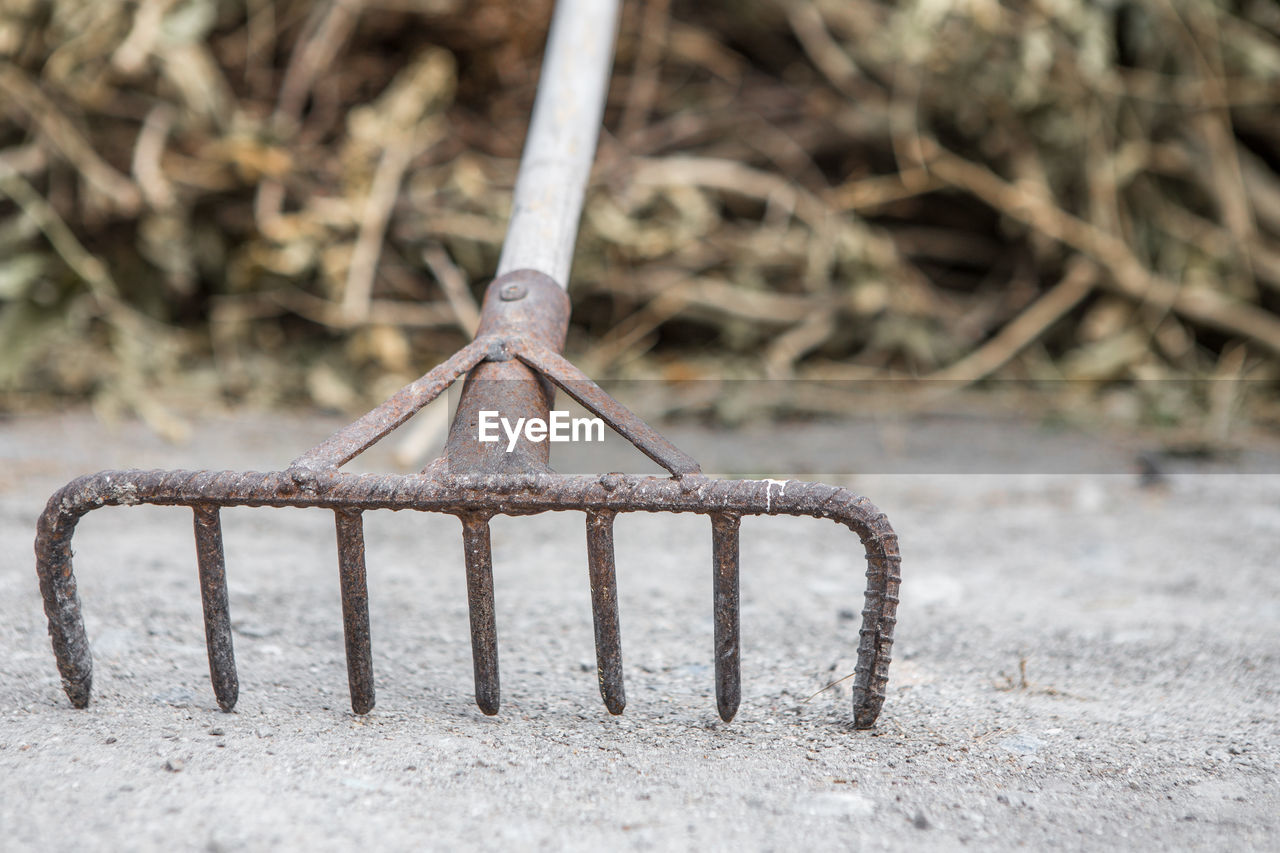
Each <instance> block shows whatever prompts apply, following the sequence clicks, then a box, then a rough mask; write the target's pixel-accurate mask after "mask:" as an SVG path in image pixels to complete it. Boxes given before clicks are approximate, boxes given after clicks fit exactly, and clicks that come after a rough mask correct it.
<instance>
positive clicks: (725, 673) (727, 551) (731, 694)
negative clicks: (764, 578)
mask: <svg viewBox="0 0 1280 853" xmlns="http://www.w3.org/2000/svg"><path fill="white" fill-rule="evenodd" d="M740 523H741V519H740V518H739V517H738V516H736V515H730V514H728V513H716V514H714V515H712V516H711V559H712V563H713V564H714V571H715V576H714V583H713V597H714V600H715V646H716V708H717V710H719V712H720V719H722V720H724V721H725V722H726V723H727V722H729V721H730V720H732V719H733V716H734V714H736V713H738V703H739V702H740V701H741V699H742V681H741V673H740V666H739V656H738V635H739V622H738V527H739V524H740Z"/></svg>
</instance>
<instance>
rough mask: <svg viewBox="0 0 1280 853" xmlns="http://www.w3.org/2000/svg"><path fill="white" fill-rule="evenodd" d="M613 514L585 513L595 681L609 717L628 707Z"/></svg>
mask: <svg viewBox="0 0 1280 853" xmlns="http://www.w3.org/2000/svg"><path fill="white" fill-rule="evenodd" d="M613 518H614V513H612V512H588V513H587V562H588V564H589V567H590V572H591V618H592V621H593V622H594V623H595V629H596V678H597V680H599V682H600V698H602V699H604V704H605V707H606V708H608V709H609V713H610V714H621V713H622V711H623V709H624V708H626V707H627V694H626V692H625V690H624V689H623V685H622V640H621V634H620V631H621V629H620V628H619V623H618V582H617V577H616V572H615V569H614V560H613Z"/></svg>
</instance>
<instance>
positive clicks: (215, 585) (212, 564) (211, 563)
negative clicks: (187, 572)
mask: <svg viewBox="0 0 1280 853" xmlns="http://www.w3.org/2000/svg"><path fill="white" fill-rule="evenodd" d="M193 510H194V512H195V533H196V563H197V565H198V567H199V571H200V600H201V603H202V604H203V605H204V638H205V644H206V645H207V646H208V648H209V680H210V681H212V682H213V695H214V696H216V697H217V699H218V707H219V708H221V709H222V710H224V711H230V710H231V709H232V708H234V707H235V706H236V699H238V698H239V696H240V680H239V679H238V678H237V677H236V654H235V649H234V647H233V645H232V642H231V613H230V611H229V609H228V606H227V568H226V559H225V557H224V556H223V551H222V522H221V520H220V519H219V517H218V508H217V507H216V506H210V505H209V504H199V505H197V506H195V507H193Z"/></svg>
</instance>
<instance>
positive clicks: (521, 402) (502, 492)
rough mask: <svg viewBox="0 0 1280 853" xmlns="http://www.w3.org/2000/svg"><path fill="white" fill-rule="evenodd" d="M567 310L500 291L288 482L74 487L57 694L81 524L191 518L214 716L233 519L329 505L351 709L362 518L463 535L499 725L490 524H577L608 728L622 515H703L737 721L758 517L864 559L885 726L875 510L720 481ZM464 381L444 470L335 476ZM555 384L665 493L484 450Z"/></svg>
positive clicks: (872, 703)
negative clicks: (390, 517) (105, 512)
mask: <svg viewBox="0 0 1280 853" xmlns="http://www.w3.org/2000/svg"><path fill="white" fill-rule="evenodd" d="M568 318H569V303H568V299H567V298H566V297H565V295H564V292H563V290H562V289H561V288H560V287H559V286H558V285H557V284H556V283H555V282H554V281H553V280H552V279H550V278H549V277H547V276H545V275H542V274H541V273H538V272H534V271H531V270H519V271H516V272H512V273H508V274H506V275H503V276H501V277H499V278H498V279H496V280H495V281H494V282H493V283H491V284H490V286H489V289H488V291H487V293H486V297H485V302H484V309H483V314H482V319H481V324H480V328H479V330H478V332H477V335H476V339H475V340H474V341H472V343H471V344H469V345H468V346H467V347H465V348H464V349H463V350H461V351H460V352H459V353H457V354H456V355H454V356H453V357H452V358H450V359H449V360H448V361H446V362H444V363H443V364H441V365H440V366H438V367H437V368H435V369H434V370H432V371H430V372H429V373H427V374H426V375H425V376H423V377H422V378H421V379H419V380H417V381H416V382H414V383H412V384H410V385H408V386H406V387H405V388H404V389H402V390H401V391H400V392H398V393H397V394H396V395H394V396H393V397H391V399H389V400H388V401H387V402H386V403H384V404H382V405H381V406H379V407H377V408H376V409H374V410H373V411H372V412H370V413H369V414H367V415H365V416H364V417H362V418H360V419H359V420H357V421H356V422H354V423H353V424H351V425H350V426H348V427H345V428H343V429H341V430H339V431H338V432H336V433H334V434H333V435H332V436H330V437H329V438H328V439H326V440H325V441H323V442H321V443H320V444H319V445H317V446H316V447H314V448H312V449H311V450H309V451H308V452H307V453H305V454H303V455H302V456H300V457H298V459H297V460H295V461H294V462H293V463H292V464H291V465H290V466H289V468H287V469H286V470H284V471H275V472H269V473H258V472H252V471H250V472H235V471H103V472H100V473H98V474H94V475H91V476H86V477H81V478H79V479H77V480H73V481H72V482H70V483H68V484H67V485H66V486H64V487H63V488H62V489H61V490H59V491H58V492H57V493H56V494H54V495H53V497H51V498H50V499H49V503H48V505H47V507H46V508H45V511H44V513H43V515H41V517H40V520H39V525H38V530H37V536H36V543H35V550H36V569H37V573H38V575H39V579H40V590H41V594H42V596H43V598H44V609H45V614H46V616H47V617H48V620H49V633H50V638H51V640H52V644H53V650H54V656H55V658H56V659H57V664H58V671H59V673H60V675H61V677H62V683H63V688H64V689H65V691H66V694H67V697H68V698H69V699H70V700H71V703H72V705H74V706H75V707H78V708H83V707H86V706H87V705H88V703H89V696H90V690H91V684H92V676H93V666H92V660H91V658H90V653H89V644H88V640H87V637H86V635H85V629H84V620H83V617H82V615H81V608H80V598H79V594H78V592H77V589H76V579H75V575H74V573H73V571H72V564H71V538H72V536H73V534H74V532H75V528H76V524H77V522H78V521H79V519H80V518H81V517H82V516H83V515H85V513H88V512H90V511H92V510H95V509H98V508H100V507H104V506H122V505H129V506H132V505H138V504H152V505H160V506H188V507H192V508H193V510H194V512H195V530H196V551H197V563H198V568H199V575H200V588H201V595H202V598H203V602H204V613H205V632H206V639H207V641H208V647H209V666H210V674H211V679H212V681H213V686H214V693H215V696H216V697H217V700H218V704H219V705H220V706H221V707H222V708H223V709H224V710H230V709H231V708H232V707H233V706H234V705H235V702H236V698H237V692H238V687H237V680H236V670H235V659H234V654H233V651H232V641H231V624H230V616H229V612H228V606H227V593H226V576H225V568H224V558H223V548H222V532H221V526H220V524H219V518H218V513H219V510H220V509H221V508H222V507H228V506H258V507H318V508H325V509H328V510H331V511H333V512H334V514H335V519H336V528H337V539H338V566H339V575H340V581H341V590H342V609H343V623H344V629H345V631H344V633H345V640H346V650H347V671H348V681H349V685H350V690H351V707H352V710H353V711H355V712H356V713H358V714H363V713H367V712H368V711H369V710H371V709H372V708H373V705H374V684H373V663H372V652H371V645H370V637H369V609H368V608H369V605H368V592H367V588H366V586H367V581H366V575H365V549H364V533H363V523H362V515H361V514H362V513H364V512H368V511H371V510H379V509H389V510H401V509H409V510H417V511H423V512H440V513H447V514H450V515H454V516H457V517H458V518H459V519H460V520H461V521H462V528H463V544H464V553H465V557H466V573H467V597H468V604H469V609H470V618H471V642H472V653H473V659H474V665H475V685H476V703H477V705H478V706H479V707H480V709H481V710H482V711H484V712H485V713H486V714H496V713H497V712H498V710H499V708H500V703H501V694H500V687H499V678H498V647H497V626H496V620H495V616H494V606H493V601H494V589H493V556H492V551H491V543H490V538H489V520H490V519H491V518H492V517H493V516H495V515H512V516H519V515H531V514H536V513H542V512H560V511H577V512H582V513H584V514H585V516H586V527H587V552H588V563H589V565H588V570H589V576H590V581H591V601H592V612H593V622H594V626H595V640H596V654H597V678H598V681H599V686H600V693H601V697H602V698H603V700H604V703H605V706H606V708H607V709H608V711H609V712H610V713H614V714H617V713H621V712H622V710H623V708H624V707H625V704H626V698H625V693H624V689H623V668H622V649H621V639H620V627H619V620H618V593H617V580H616V576H615V575H616V569H615V563H614V551H613V521H614V517H615V516H616V515H617V514H618V513H623V512H683V513H698V514H702V515H707V516H710V519H711V527H712V566H713V575H712V577H713V614H714V624H715V647H714V657H715V693H716V704H717V708H718V710H719V713H720V716H721V717H722V718H723V719H725V720H726V721H727V720H730V719H732V717H733V715H734V713H736V711H737V709H738V705H739V702H740V698H741V683H740V672H739V618H738V613H739V590H738V578H739V525H740V521H741V519H742V517H744V516H751V515H800V516H811V517H814V518H823V519H828V520H830V521H834V522H836V523H837V524H842V525H844V526H846V527H848V528H849V529H850V530H852V531H853V532H854V534H856V535H857V536H858V538H859V540H860V541H861V544H862V550H863V552H864V555H865V559H866V566H867V568H866V573H865V577H866V586H865V591H864V593H863V609H862V627H861V630H860V634H859V643H858V650H857V666H856V668H855V672H854V686H853V718H854V724H855V726H857V727H859V728H868V727H870V726H872V725H873V724H874V723H875V720H876V717H877V715H878V714H879V712H880V708H881V706H882V704H883V702H884V698H885V687H886V685H887V682H888V674H889V662H890V656H891V651H892V646H893V631H894V625H895V623H896V612H897V603H898V585H899V577H900V561H901V560H900V557H899V553H898V539H897V536H896V535H895V534H894V532H893V528H892V527H891V526H890V525H889V522H888V520H887V519H886V518H885V517H884V515H883V513H881V512H880V511H879V510H878V509H876V508H875V506H874V505H872V504H871V502H870V501H868V500H867V499H866V498H864V497H861V496H858V495H855V494H852V493H851V492H849V491H847V490H845V489H842V488H837V487H834V486H827V485H823V484H821V483H803V482H799V481H794V480H788V481H787V482H786V483H785V484H782V486H781V488H779V484H778V483H777V481H773V480H719V479H713V478H710V477H706V476H705V475H703V474H701V473H700V470H699V468H698V466H697V463H696V462H694V461H693V460H692V459H691V458H689V457H688V456H686V455H685V454H684V453H682V452H681V451H680V450H678V449H677V448H675V447H674V446H673V445H672V444H671V443H670V442H669V441H667V439H665V438H664V437H662V436H661V435H660V434H658V433H657V432H656V431H654V430H653V429H652V428H650V427H649V426H648V425H647V424H645V423H644V422H643V421H641V420H640V419H639V418H638V417H636V416H635V415H634V414H633V413H631V412H630V411H628V410H627V409H626V408H625V407H623V406H622V405H621V404H620V403H618V402H617V401H616V400H613V398H611V397H609V395H608V394H606V393H605V392H604V391H603V390H601V389H600V388H599V387H598V386H596V385H595V383H593V382H591V381H590V380H589V379H587V378H586V377H585V376H584V375H583V374H582V373H581V372H580V371H578V370H577V369H576V368H574V367H573V365H571V364H570V363H569V362H568V361H566V360H565V359H564V358H563V357H562V356H561V355H560V350H561V348H562V347H563V344H564V336H565V331H566V329H567V326H568ZM464 374H466V380H465V382H464V385H463V391H462V395H461V397H460V399H459V403H458V412H457V415H456V417H455V420H454V423H453V426H452V428H451V430H450V435H449V439H448V442H447V444H446V447H445V452H444V455H443V456H442V457H441V458H440V459H438V460H436V462H434V463H432V464H431V465H430V466H428V467H427V468H426V469H425V470H423V471H420V472H418V473H415V474H385V475H379V474H350V473H346V472H343V471H341V470H339V468H340V466H341V465H343V464H344V463H345V462H347V461H349V460H351V459H353V458H355V457H356V456H358V455H359V454H360V453H361V452H363V451H364V450H366V449H367V448H369V447H370V446H372V445H373V444H374V443H376V442H377V441H378V440H379V439H381V438H382V437H384V436H385V435H387V434H388V433H389V432H390V431H391V430H393V429H395V428H396V427H397V426H399V425H400V424H402V423H404V422H405V421H406V420H408V418H409V417H411V416H412V415H413V413H414V412H416V411H418V410H419V409H421V408H422V407H423V406H425V405H426V404H427V403H429V402H430V401H431V400H432V399H434V398H435V397H437V396H439V395H440V394H441V393H443V392H444V390H445V389H446V388H448V387H449V385H450V384H451V383H452V382H454V381H455V380H457V379H458V378H460V377H462V376H463V375H464ZM556 386H558V387H560V388H562V389H564V390H565V392H566V393H568V394H569V395H570V396H572V397H574V398H575V399H576V400H578V401H579V402H580V403H582V405H584V406H585V407H586V408H587V409H588V410H590V411H591V412H593V413H594V414H596V415H597V416H599V417H600V418H601V419H602V420H604V421H606V422H607V423H609V424H610V425H612V426H613V427H614V429H615V430H617V431H618V432H619V433H620V434H622V435H623V436H625V437H627V438H628V439H630V440H631V441H632V442H633V443H635V444H636V446H637V447H639V448H640V449H641V450H642V451H644V452H645V453H646V454H648V455H649V456H650V458H652V459H654V460H655V461H657V462H658V463H659V464H661V465H662V466H663V467H664V468H666V469H667V471H669V472H670V473H671V476H669V477H665V476H664V477H650V476H631V475H623V474H603V475H599V476H566V475H560V474H557V473H555V472H554V471H552V470H551V468H550V467H549V464H548V463H549V457H548V454H549V449H548V443H547V442H529V441H525V440H521V441H519V442H518V444H517V446H516V447H514V448H513V449H512V451H511V452H510V453H508V452H507V451H506V448H505V447H502V446H501V445H500V444H494V443H484V442H481V441H479V437H478V431H477V421H478V417H479V412H481V411H484V410H493V411H498V412H501V413H502V414H503V415H504V416H506V417H511V418H515V417H544V418H545V417H546V415H547V412H548V410H549V408H550V406H551V405H552V404H553V403H554V389H555V387H556Z"/></svg>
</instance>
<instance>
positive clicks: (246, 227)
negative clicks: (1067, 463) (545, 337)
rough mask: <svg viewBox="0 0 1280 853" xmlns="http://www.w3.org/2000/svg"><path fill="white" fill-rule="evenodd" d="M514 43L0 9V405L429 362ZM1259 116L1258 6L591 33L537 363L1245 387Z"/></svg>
mask: <svg viewBox="0 0 1280 853" xmlns="http://www.w3.org/2000/svg"><path fill="white" fill-rule="evenodd" d="M549 10H550V2H549V0H543V1H542V2H513V0H483V2H465V0H371V2H363V3H362V2H358V0H330V1H329V2H310V0H244V2H243V3H221V2H216V1H215V0H137V2H119V1H118V0H43V2H42V0H8V2H7V3H6V4H5V5H4V6H3V11H2V12H0V15H2V16H3V17H0V391H3V392H4V393H5V394H6V397H5V399H7V400H10V401H15V400H20V399H23V397H24V395H30V394H36V393H39V394H47V393H55V394H68V395H92V396H93V397H94V398H95V399H97V400H98V401H99V402H100V403H101V404H103V405H106V406H112V407H117V408H120V407H123V408H127V409H131V410H134V411H138V412H140V413H142V414H143V415H144V416H146V417H149V418H151V419H152V420H153V421H155V422H157V423H158V424H160V425H163V419H164V415H163V410H162V409H161V408H160V407H159V406H158V405H157V404H156V403H155V402H154V400H155V399H156V397H157V392H156V389H157V388H159V389H169V391H172V389H176V388H182V389H186V391H187V392H189V393H192V394H196V395H200V396H203V397H206V398H211V399H216V400H224V401H228V402H240V403H244V402H248V403H255V404H271V403H278V402H282V401H284V402H287V401H296V400H301V399H306V398H310V399H312V400H314V401H318V402H320V403H322V404H325V405H330V406H336V407H341V408H359V407H360V406H362V405H364V404H367V403H368V402H370V401H372V400H374V399H375V398H379V397H381V396H382V395H384V394H386V393H387V392H388V391H389V390H391V389H393V388H394V387H397V386H398V385H399V384H401V383H402V382H404V381H406V380H408V379H410V378H411V377H412V376H413V375H415V374H416V373H417V372H420V371H421V370H423V369H425V368H426V367H427V366H429V365H430V364H431V363H432V362H433V361H434V360H435V359H437V358H438V357H440V356H441V355H443V354H445V353H448V352H451V351H452V350H453V349H455V348H456V347H457V346H458V345H459V344H460V343H461V342H462V341H463V340H464V339H465V336H466V335H467V333H468V332H469V331H470V329H471V328H472V327H473V325H474V322H475V316H476V309H475V295H476V294H477V293H478V292H479V288H480V287H481V286H482V285H483V283H484V278H485V276H486V275H488V274H489V273H490V272H491V271H492V269H493V268H494V266H495V264H496V259H497V253H498V249H499V244H500V241H501V238H502V235H503V230H504V224H505V216H506V212H507V205H508V203H509V192H510V186H511V184H512V181H513V178H514V173H515V166H516V158H517V157H518V155H519V150H520V146H521V142H522V139H523V133H524V127H525V122H526V121H527V116H528V111H529V107H530V105H531V103H532V98H533V91H534V85H535V83H536V77H537V68H538V63H539V59H540V52H541V46H542V39H543V37H544V31H545V22H546V19H547V16H548V14H549ZM1278 103H1280V6H1277V5H1276V4H1275V3H1274V2H1273V0H1235V2H1225V0H1109V2H1096V0H1005V2H1003V3H1002V2H999V0H907V1H906V2H888V1H887V0H886V1H885V2H877V0H733V2H730V0H721V2H713V3H692V2H675V3H673V2H671V0H644V2H640V0H628V2H627V3H625V5H624V20H623V25H622V34H621V39H620V42H619V48H618V59H617V64H616V73H615V76H614V80H613V85H612V89H611V93H610V99H609V109H608V112H607V116H606V133H605V136H604V138H603V139H602V142H601V150H600V157H599V160H598V164H597V168H596V172H595V180H594V185H593V189H592V191H591V194H590V197H589V198H588V202H587V207H586V212H585V214H584V220H583V230H582V234H581V237H580V240H579V248H578V255H577V259H576V266H575V272H574V285H573V288H572V290H571V293H572V295H573V297H574V302H575V327H574V330H573V333H572V337H571V340H570V349H571V351H572V354H573V355H574V356H575V357H576V358H577V359H578V360H579V362H580V363H582V364H583V366H584V367H585V368H586V369H588V371H589V372H594V373H596V374H599V375H602V376H610V375H620V376H654V375H665V376H668V377H675V378H690V377H698V376H722V375H729V376H741V377H757V376H758V377H793V376H797V377H828V378H830V377H837V378H838V377H850V378H866V377H883V376H895V377H921V378H944V379H949V380H957V381H959V382H960V383H970V382H975V381H978V380H982V379H984V378H986V377H998V378H1010V379H1028V380H1032V381H1052V380H1057V379H1071V380H1080V382H1078V383H1072V387H1073V388H1078V387H1083V386H1088V387H1093V386H1094V385H1095V384H1100V383H1108V382H1116V381H1132V380H1150V379H1161V378H1209V377H1247V378H1250V379H1257V380H1261V382H1259V383H1250V384H1249V387H1251V388H1254V389H1258V388H1266V387H1272V385H1273V383H1274V381H1275V379H1276V377H1277V367H1278V366H1280V317H1277V308H1280V110H1278V109H1277V104H1278ZM1155 384H1157V385H1158V384H1159V383H1155ZM166 393H168V392H166ZM1210 396H1212V395H1210ZM1219 396H1220V395H1219ZM1234 404H1235V403H1233V402H1232V401H1231V400H1228V401H1227V403H1226V404H1225V405H1228V406H1230V405H1234ZM1219 414H1220V413H1219Z"/></svg>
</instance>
